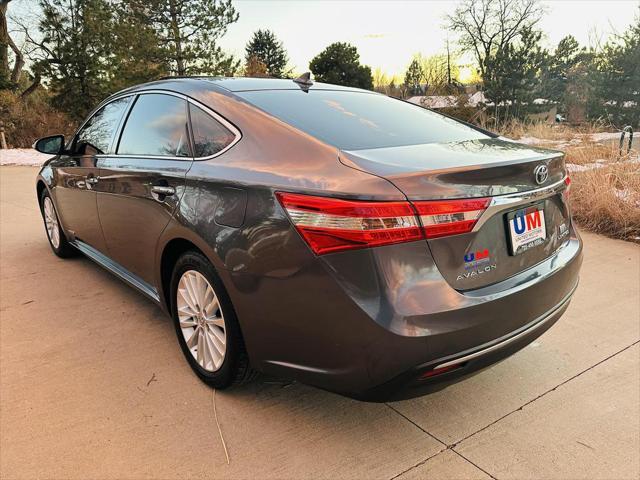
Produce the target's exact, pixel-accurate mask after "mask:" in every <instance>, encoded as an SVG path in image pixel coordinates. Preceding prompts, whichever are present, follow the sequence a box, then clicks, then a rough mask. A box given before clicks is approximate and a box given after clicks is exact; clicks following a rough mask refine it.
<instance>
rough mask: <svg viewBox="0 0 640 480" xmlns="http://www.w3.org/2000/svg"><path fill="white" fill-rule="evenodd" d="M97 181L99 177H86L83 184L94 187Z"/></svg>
mask: <svg viewBox="0 0 640 480" xmlns="http://www.w3.org/2000/svg"><path fill="white" fill-rule="evenodd" d="M99 180H100V177H94V176H93V175H92V176H90V177H87V178H86V179H85V182H86V183H88V184H89V185H95V184H96V183H98V181H99Z"/></svg>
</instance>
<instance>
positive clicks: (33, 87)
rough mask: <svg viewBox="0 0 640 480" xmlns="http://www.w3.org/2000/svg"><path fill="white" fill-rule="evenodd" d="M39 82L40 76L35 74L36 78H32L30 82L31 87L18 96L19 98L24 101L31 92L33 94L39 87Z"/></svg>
mask: <svg viewBox="0 0 640 480" xmlns="http://www.w3.org/2000/svg"><path fill="white" fill-rule="evenodd" d="M40 80H41V78H40V74H38V73H36V76H35V77H34V78H33V82H31V85H29V87H28V88H27V89H26V90H25V91H24V92H22V93H21V94H20V98H22V99H23V100H24V99H25V98H27V97H28V96H29V95H31V94H32V93H33V92H35V91H36V90H37V89H38V87H39V86H40Z"/></svg>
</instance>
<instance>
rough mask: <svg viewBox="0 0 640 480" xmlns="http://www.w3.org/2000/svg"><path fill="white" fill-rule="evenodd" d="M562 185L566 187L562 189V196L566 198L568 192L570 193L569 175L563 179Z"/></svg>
mask: <svg viewBox="0 0 640 480" xmlns="http://www.w3.org/2000/svg"><path fill="white" fill-rule="evenodd" d="M564 184H565V186H566V188H565V189H564V194H565V196H568V195H569V192H570V191H571V178H569V175H567V176H566V177H564Z"/></svg>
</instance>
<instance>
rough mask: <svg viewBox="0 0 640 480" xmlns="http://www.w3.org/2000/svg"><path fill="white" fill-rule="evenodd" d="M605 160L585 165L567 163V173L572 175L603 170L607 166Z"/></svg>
mask: <svg viewBox="0 0 640 480" xmlns="http://www.w3.org/2000/svg"><path fill="white" fill-rule="evenodd" d="M604 163H605V162H604V160H596V161H595V162H593V163H585V164H584V165H578V164H575V163H567V165H566V166H567V171H569V172H571V173H575V172H587V171H589V170H594V169H596V168H602V167H604V166H605V164H604Z"/></svg>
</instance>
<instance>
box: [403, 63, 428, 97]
mask: <svg viewBox="0 0 640 480" xmlns="http://www.w3.org/2000/svg"><path fill="white" fill-rule="evenodd" d="M423 78H424V72H423V71H422V66H421V65H420V62H418V59H417V58H414V59H413V60H411V63H410V64H409V67H408V68H407V71H406V73H405V74H404V85H405V88H406V89H407V95H410V96H411V95H421V94H422V93H423V92H422V88H421V87H420V84H421V83H422V80H423Z"/></svg>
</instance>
